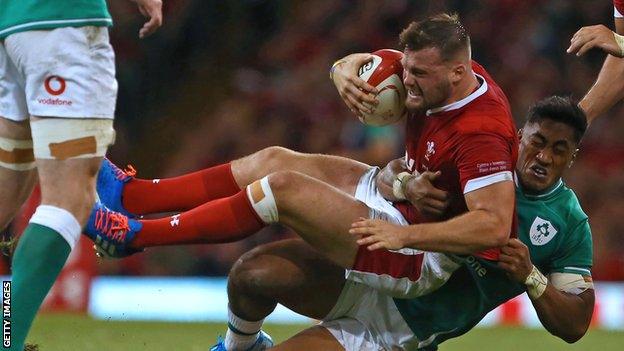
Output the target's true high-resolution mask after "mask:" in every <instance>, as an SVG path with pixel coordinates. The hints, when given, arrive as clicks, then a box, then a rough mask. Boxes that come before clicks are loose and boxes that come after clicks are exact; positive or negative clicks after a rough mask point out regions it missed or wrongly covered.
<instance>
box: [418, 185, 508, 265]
mask: <svg viewBox="0 0 624 351" xmlns="http://www.w3.org/2000/svg"><path fill="white" fill-rule="evenodd" d="M464 198H465V200H466V205H467V207H468V212H466V213H464V214H462V215H460V216H457V217H454V218H452V219H450V220H448V221H445V222H439V223H429V224H418V225H413V226H409V227H407V228H408V229H410V230H409V235H408V240H407V242H406V244H407V245H406V246H408V247H414V248H418V249H420V250H425V251H441V252H450V253H460V254H470V253H475V252H479V251H482V250H486V249H490V248H493V247H500V246H503V245H505V243H506V242H507V240H508V239H509V234H510V228H511V224H512V219H513V213H514V201H515V189H514V184H513V182H512V181H503V182H498V183H494V184H492V185H489V186H486V187H484V188H481V189H477V190H474V191H471V192H469V193H467V194H465V195H464Z"/></svg>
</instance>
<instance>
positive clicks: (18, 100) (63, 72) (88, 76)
mask: <svg viewBox="0 0 624 351" xmlns="http://www.w3.org/2000/svg"><path fill="white" fill-rule="evenodd" d="M116 99H117V81H116V80H115V56H114V53H113V48H112V47H111V45H110V43H109V38H108V28H106V27H93V26H86V27H79V28H74V27H63V28H56V29H52V30H33V31H26V32H20V33H15V34H11V35H9V36H8V37H7V38H6V39H5V40H4V42H0V116H2V117H4V118H8V119H10V120H13V121H24V120H27V119H28V118H29V116H42V117H62V118H106V119H112V118H113V117H114V114H115V103H116Z"/></svg>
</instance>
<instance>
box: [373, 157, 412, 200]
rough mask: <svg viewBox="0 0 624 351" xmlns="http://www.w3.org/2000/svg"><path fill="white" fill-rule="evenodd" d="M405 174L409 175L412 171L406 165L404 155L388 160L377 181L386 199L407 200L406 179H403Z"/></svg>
mask: <svg viewBox="0 0 624 351" xmlns="http://www.w3.org/2000/svg"><path fill="white" fill-rule="evenodd" d="M405 174H407V175H409V174H410V173H409V171H408V169H407V166H406V165H405V158H404V157H401V158H397V159H396V160H392V161H390V162H388V164H387V165H386V167H384V168H383V169H382V170H381V172H379V174H378V175H377V178H376V179H375V183H376V184H377V189H379V193H381V195H382V196H383V197H384V199H386V200H388V201H392V202H396V201H404V200H405V193H404V188H405V187H404V182H405V179H403V176H404V175H405ZM399 175H401V178H399Z"/></svg>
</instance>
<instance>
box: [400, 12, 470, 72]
mask: <svg viewBox="0 0 624 351" xmlns="http://www.w3.org/2000/svg"><path fill="white" fill-rule="evenodd" d="M399 38H400V39H401V47H403V48H405V49H408V50H413V51H418V50H421V49H425V48H430V47H434V48H438V49H439V50H440V56H441V57H442V59H443V60H444V61H448V60H450V59H452V58H454V57H455V55H456V54H457V53H458V52H459V51H460V50H466V51H467V52H469V50H470V36H468V32H467V31H466V29H465V28H464V26H463V25H462V24H461V22H460V21H459V16H458V15H457V14H452V15H449V14H447V13H441V14H437V15H434V16H431V17H429V18H427V19H425V20H422V21H419V22H412V23H410V25H409V26H407V28H405V29H404V30H403V32H401V35H400V36H399Z"/></svg>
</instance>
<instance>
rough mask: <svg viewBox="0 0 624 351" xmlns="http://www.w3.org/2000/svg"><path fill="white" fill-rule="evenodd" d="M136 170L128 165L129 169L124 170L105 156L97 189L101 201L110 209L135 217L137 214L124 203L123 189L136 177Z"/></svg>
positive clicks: (99, 173) (98, 177)
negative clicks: (128, 209)
mask: <svg viewBox="0 0 624 351" xmlns="http://www.w3.org/2000/svg"><path fill="white" fill-rule="evenodd" d="M135 175H136V170H135V169H134V168H133V167H132V166H130V165H128V169H127V170H122V169H121V168H119V167H117V166H116V165H115V164H114V163H112V162H111V161H110V160H109V159H108V158H106V157H104V159H103V160H102V165H101V166H100V170H99V172H98V176H97V183H96V189H97V194H98V197H99V199H100V201H101V202H102V203H103V204H104V205H105V206H106V207H107V208H109V209H110V210H113V211H115V212H119V213H121V214H123V215H125V216H127V217H130V218H134V217H136V215H134V214H132V213H130V212H128V211H127V210H126V209H125V208H124V207H123V203H122V195H123V189H124V186H125V185H126V183H127V182H129V181H130V180H132V179H134V176H135Z"/></svg>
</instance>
